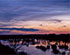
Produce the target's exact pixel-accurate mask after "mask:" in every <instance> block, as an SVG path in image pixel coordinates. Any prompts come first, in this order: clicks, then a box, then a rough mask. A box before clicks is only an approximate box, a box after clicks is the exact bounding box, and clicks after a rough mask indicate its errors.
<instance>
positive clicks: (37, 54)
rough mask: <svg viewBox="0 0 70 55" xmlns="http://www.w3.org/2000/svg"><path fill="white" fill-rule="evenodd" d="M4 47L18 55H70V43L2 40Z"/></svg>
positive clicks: (38, 40) (39, 40) (40, 40)
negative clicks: (23, 54) (21, 54)
mask: <svg viewBox="0 0 70 55" xmlns="http://www.w3.org/2000/svg"><path fill="white" fill-rule="evenodd" d="M0 42H1V44H2V45H4V46H9V47H10V48H12V49H14V50H15V51H16V53H17V54H19V55H20V53H26V54H25V55H70V42H63V41H49V40H44V39H31V38H30V39H28V38H26V39H7V40H0Z"/></svg>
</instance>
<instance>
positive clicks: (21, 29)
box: [0, 28, 39, 32]
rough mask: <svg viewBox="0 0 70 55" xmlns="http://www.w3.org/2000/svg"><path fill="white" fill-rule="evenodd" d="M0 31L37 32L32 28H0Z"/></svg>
mask: <svg viewBox="0 0 70 55" xmlns="http://www.w3.org/2000/svg"><path fill="white" fill-rule="evenodd" d="M0 29H1V30H19V31H32V32H33V31H39V30H38V29H32V28H0Z"/></svg>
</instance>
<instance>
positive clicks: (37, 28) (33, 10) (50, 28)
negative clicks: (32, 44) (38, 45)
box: [0, 0, 70, 35]
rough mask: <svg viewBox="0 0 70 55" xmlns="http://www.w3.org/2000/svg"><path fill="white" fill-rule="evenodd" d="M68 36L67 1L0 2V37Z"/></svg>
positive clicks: (68, 4) (3, 0) (69, 14)
mask: <svg viewBox="0 0 70 55" xmlns="http://www.w3.org/2000/svg"><path fill="white" fill-rule="evenodd" d="M5 34H8V35H9V34H70V1H69V0H0V35H5Z"/></svg>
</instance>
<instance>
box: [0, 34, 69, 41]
mask: <svg viewBox="0 0 70 55" xmlns="http://www.w3.org/2000/svg"><path fill="white" fill-rule="evenodd" d="M24 38H34V39H35V38H36V39H46V40H54V41H57V40H58V41H65V42H70V34H60V35H55V34H49V35H46V34H45V35H38V34H36V35H35V34H34V35H33V34H32V35H0V39H24Z"/></svg>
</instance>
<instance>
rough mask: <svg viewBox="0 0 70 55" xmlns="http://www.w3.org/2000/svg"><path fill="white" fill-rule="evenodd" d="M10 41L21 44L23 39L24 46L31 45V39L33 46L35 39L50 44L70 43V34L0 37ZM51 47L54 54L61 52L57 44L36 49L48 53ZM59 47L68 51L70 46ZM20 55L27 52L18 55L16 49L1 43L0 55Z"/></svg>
mask: <svg viewBox="0 0 70 55" xmlns="http://www.w3.org/2000/svg"><path fill="white" fill-rule="evenodd" d="M9 39H13V40H15V41H14V43H17V42H18V43H19V42H20V41H21V39H23V45H24V44H27V43H28V44H30V43H29V42H30V41H29V39H32V41H31V42H32V44H34V43H35V42H34V39H37V40H39V39H41V40H49V41H50V42H51V41H58V42H59V41H63V42H70V34H61V35H55V34H49V35H0V40H9ZM17 40H19V41H17ZM9 42H10V41H9ZM21 45H22V44H21ZM49 45H50V46H51V47H52V49H53V53H55V54H58V53H60V51H58V50H57V47H56V46H57V44H56V45H51V44H48V46H47V47H44V46H36V48H38V49H41V50H43V51H46V50H47V49H50V46H49ZM15 46H16V45H15ZM27 46H28V45H27ZM58 46H59V48H63V49H65V50H66V49H67V50H68V46H66V45H64V46H60V45H58ZM69 50H70V49H69ZM19 54H20V55H27V54H26V53H25V52H21V53H18V54H17V52H16V51H15V49H12V48H10V47H9V46H4V45H2V44H1V43H0V55H19ZM61 54H62V55H63V54H65V52H62V53H61Z"/></svg>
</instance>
